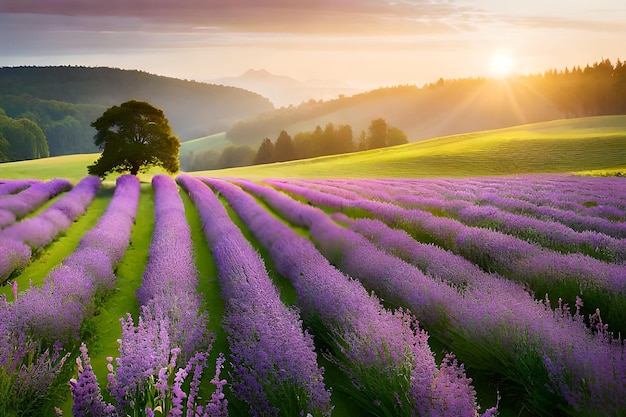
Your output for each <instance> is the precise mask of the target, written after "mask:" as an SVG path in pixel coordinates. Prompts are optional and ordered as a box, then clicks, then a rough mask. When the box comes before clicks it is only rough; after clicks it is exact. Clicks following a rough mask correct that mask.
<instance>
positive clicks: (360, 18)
mask: <svg viewBox="0 0 626 417" xmlns="http://www.w3.org/2000/svg"><path fill="white" fill-rule="evenodd" d="M0 13H12V14H15V13H19V14H31V15H53V16H73V17H117V18H124V19H126V18H135V19H140V20H141V21H143V22H147V23H152V24H155V25H157V26H155V27H154V30H158V25H167V27H163V28H162V30H171V28H172V27H177V28H178V30H195V29H197V28H202V29H204V30H214V31H221V32H224V31H230V32H244V33H301V34H311V33H325V34H342V35H350V34H354V35H359V34H371V33H376V34H380V35H385V34H389V35H398V34H419V33H449V32H456V31H459V30H464V27H466V26H467V24H468V23H467V21H468V19H469V20H471V19H473V18H476V17H479V16H480V14H481V12H480V10H477V9H473V8H471V7H467V6H459V5H456V4H455V3H453V2H450V1H445V0H420V1H406V0H405V1H394V2H392V1H373V0H338V1H333V0H319V1H315V2H304V1H294V0H259V1H257V0H181V1H176V2H174V1H171V0H133V1H132V2H130V1H127V0H108V1H106V2H104V1H101V0H97V1H94V0H32V1H24V0H4V1H3V2H2V3H0ZM456 19H459V20H460V19H462V20H463V21H464V22H463V24H464V26H462V25H461V24H460V22H459V24H458V25H457V22H456Z"/></svg>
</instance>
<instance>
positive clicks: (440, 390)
mask: <svg viewBox="0 0 626 417" xmlns="http://www.w3.org/2000/svg"><path fill="white" fill-rule="evenodd" d="M206 181H207V182H209V183H210V184H211V185H212V186H214V187H216V188H217V189H218V191H219V192H220V193H221V194H223V195H224V196H225V197H226V199H227V200H228V202H229V204H230V205H231V206H232V207H233V208H234V209H235V210H236V211H237V212H238V214H239V215H240V217H241V218H242V220H243V221H244V223H246V225H247V226H248V227H249V228H250V230H251V231H252V233H253V234H254V235H255V236H256V237H257V239H259V241H260V242H261V244H262V245H263V246H264V247H265V248H266V249H267V250H268V251H269V252H270V255H271V257H272V259H273V260H274V262H275V266H276V268H277V270H278V272H280V273H281V274H282V275H283V276H285V277H286V278H288V279H289V280H290V281H291V282H292V284H293V285H294V287H295V289H296V292H297V294H298V300H299V302H300V307H301V309H302V312H303V315H304V317H305V320H306V321H307V323H309V324H310V325H311V326H312V327H313V328H314V329H315V334H316V335H319V336H320V337H321V338H323V339H324V340H325V341H326V344H327V346H328V347H329V349H330V350H331V352H332V356H330V357H329V358H330V359H331V360H332V361H333V362H334V363H336V364H337V365H338V366H339V367H340V369H342V370H343V371H344V372H345V373H346V375H347V376H348V377H349V379H350V380H351V381H352V382H353V384H354V385H353V386H352V387H351V388H349V390H348V392H349V393H350V395H351V396H352V398H353V399H354V400H355V401H357V402H358V403H360V404H361V405H362V406H363V407H364V408H365V409H367V410H369V411H370V412H371V413H373V414H375V415H416V414H417V415H432V416H444V415H451V416H452V415H457V416H459V415H468V416H474V415H476V414H477V410H478V406H477V404H476V398H475V392H474V390H473V388H472V385H471V380H470V379H468V378H467V377H466V376H465V373H464V371H463V369H462V367H459V366H458V365H457V363H456V362H454V361H453V360H452V359H450V360H449V361H447V362H445V365H444V370H442V369H438V368H437V366H436V364H435V360H434V356H433V353H432V351H431V350H430V348H429V346H428V343H427V339H428V336H427V335H426V333H425V332H424V331H421V330H418V329H417V323H416V322H415V321H414V320H413V319H412V318H411V316H410V315H408V314H406V313H404V312H402V311H398V312H394V313H392V312H389V311H387V310H385V309H384V308H383V307H382V305H381V304H380V302H379V300H378V299H377V298H376V297H375V296H373V295H368V294H367V292H366V291H365V289H364V288H363V286H361V285H360V284H359V283H358V282H357V281H354V280H353V279H351V278H349V277H347V276H345V275H343V274H342V273H340V272H339V271H337V270H336V269H335V268H334V267H332V266H331V265H330V264H329V263H328V261H327V260H326V259H325V258H324V257H323V256H322V255H321V254H320V253H319V252H318V251H317V250H316V249H315V247H314V246H313V245H312V244H311V242H310V241H308V240H307V239H304V238H301V237H298V236H297V234H296V233H295V232H294V231H292V230H291V229H290V228H289V227H287V226H286V225H284V224H283V223H281V222H280V221H279V220H277V219H276V218H275V217H273V216H272V215H271V214H270V213H269V212H267V211H266V210H265V209H263V208H261V207H260V206H259V205H258V204H257V203H256V202H255V201H254V199H253V198H252V197H251V196H249V195H247V194H246V193H244V192H243V191H242V190H241V189H239V188H237V187H235V186H233V185H232V184H228V183H225V182H222V181H218V180H210V179H206ZM243 183H244V184H245V185H246V187H250V188H255V185H254V184H252V183H249V182H243ZM261 188H263V187H261ZM275 208H276V207H275ZM292 214H293V215H294V216H298V217H301V218H307V213H306V212H303V211H300V212H298V213H297V214H296V213H292ZM493 411H494V410H490V411H489V413H492V412H493Z"/></svg>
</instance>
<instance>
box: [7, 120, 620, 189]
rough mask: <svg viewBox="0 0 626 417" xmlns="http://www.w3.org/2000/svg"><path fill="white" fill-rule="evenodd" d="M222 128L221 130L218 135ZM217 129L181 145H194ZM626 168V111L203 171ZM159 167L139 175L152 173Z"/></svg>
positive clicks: (57, 169)
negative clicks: (609, 114) (203, 136)
mask: <svg viewBox="0 0 626 417" xmlns="http://www.w3.org/2000/svg"><path fill="white" fill-rule="evenodd" d="M220 135H221V134H220ZM220 135H213V136H208V137H205V138H199V139H196V140H193V141H191V142H185V143H184V144H183V145H182V148H181V152H187V153H188V152H191V151H193V150H198V149H202V146H208V144H209V143H211V144H212V145H214V144H215V141H224V140H225V139H224V138H223V137H222V136H220ZM97 157H98V154H83V155H68V156H59V157H52V158H45V159H39V160H32V161H22V162H9V163H3V164H0V178H7V179H13V178H40V179H49V178H54V177H65V178H69V179H71V180H74V181H76V180H78V179H80V178H82V177H84V176H85V175H87V169H86V166H87V165H89V164H91V163H93V161H94V160H96V159H97ZM617 172H622V173H623V172H626V116H600V117H587V118H579V119H565V120H556V121H552V122H544V123H536V124H529V125H521V126H516V127H512V128H506V129H498V130H489V131H481V132H474V133H469V134H459V135H452V136H446V137H440V138H434V139H428V140H424V141H420V142H414V143H409V144H406V145H401V146H395V147H391V148H384V149H376V150H370V151H365V152H357V153H352V154H344V155H335V156H326V157H320V158H313V159H306V160H300V161H290V162H282V163H275V164H267V165H257V166H250V167H241V168H231V169H224V170H215V171H200V172H197V174H200V175H206V176H214V177H240V178H276V177H283V178H286V177H289V178H297V177H302V178H333V177H340V178H361V177H387V178H390V177H396V178H401V177H470V176H485V175H514V174H534V173H578V174H591V175H611V174H615V173H617ZM156 173H159V171H158V170H152V171H150V172H148V173H147V174H143V175H142V176H140V178H141V179H142V180H149V178H150V177H151V176H152V175H153V174H156Z"/></svg>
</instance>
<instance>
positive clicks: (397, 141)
mask: <svg viewBox="0 0 626 417" xmlns="http://www.w3.org/2000/svg"><path fill="white" fill-rule="evenodd" d="M405 143H409V138H408V136H407V135H406V133H404V131H403V130H402V129H398V128H397V127H393V126H389V128H388V129H387V146H396V145H404V144H405Z"/></svg>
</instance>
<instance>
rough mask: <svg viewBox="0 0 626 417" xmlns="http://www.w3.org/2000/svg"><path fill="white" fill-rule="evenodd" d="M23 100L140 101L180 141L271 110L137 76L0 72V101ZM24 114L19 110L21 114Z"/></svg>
mask: <svg viewBox="0 0 626 417" xmlns="http://www.w3.org/2000/svg"><path fill="white" fill-rule="evenodd" d="M23 95H27V96H30V97H34V98H37V99H43V100H55V101H59V102H65V103H71V104H89V105H99V106H105V107H110V106H112V105H119V104H121V103H123V102H124V101H127V100H130V99H137V100H145V101H148V102H150V103H152V104H154V105H155V106H157V107H159V108H161V109H162V110H163V111H164V112H165V115H166V117H167V118H168V119H169V121H170V125H171V126H172V128H173V130H174V133H175V134H176V135H178V136H179V138H180V139H181V140H187V139H194V138H197V137H200V136H206V135H209V134H213V133H218V132H223V131H224V130H226V129H228V128H229V127H230V126H231V125H232V124H233V123H235V122H237V121H239V120H243V119H247V118H250V117H253V116H255V115H258V114H260V113H263V112H267V111H271V110H273V109H274V106H273V105H272V103H271V102H270V101H269V100H268V99H267V98H265V97H263V96H261V95H259V94H258V93H254V92H251V91H247V90H244V89H241V88H235V87H227V86H223V85H212V84H208V83H201V82H195V81H187V80H180V79H176V78H170V77H162V76H158V75H154V74H149V73H147V72H143V71H135V70H122V69H117V68H106V67H98V68H91V67H77V66H58V67H54V66H50V67H3V68H0V96H23ZM5 110H6V109H5ZM29 111H31V109H23V113H28V112H29ZM7 114H9V111H7ZM12 116H13V117H17V116H19V114H18V115H12ZM59 116H61V115H54V117H59ZM85 140H89V141H91V140H92V138H91V137H88V138H85Z"/></svg>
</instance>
